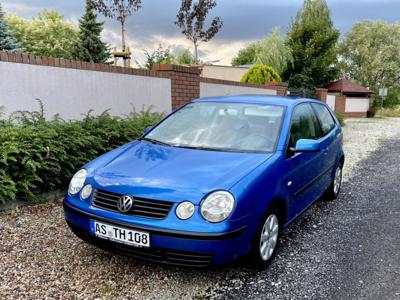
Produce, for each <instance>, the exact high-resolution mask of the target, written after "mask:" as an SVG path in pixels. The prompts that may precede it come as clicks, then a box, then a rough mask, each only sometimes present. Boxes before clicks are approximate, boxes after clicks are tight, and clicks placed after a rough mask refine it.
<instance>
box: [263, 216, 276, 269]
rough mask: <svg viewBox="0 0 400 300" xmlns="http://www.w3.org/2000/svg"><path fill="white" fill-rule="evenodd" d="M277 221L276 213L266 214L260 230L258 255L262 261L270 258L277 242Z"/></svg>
mask: <svg viewBox="0 0 400 300" xmlns="http://www.w3.org/2000/svg"><path fill="white" fill-rule="evenodd" d="M278 234H279V222H278V218H277V216H276V215H274V214H271V215H269V216H268V218H267V220H266V221H265V223H264V226H263V229H262V231H261V238H260V255H261V258H262V259H263V260H264V261H267V260H268V259H270V258H271V256H272V254H273V253H274V251H275V247H276V244H277V242H278Z"/></svg>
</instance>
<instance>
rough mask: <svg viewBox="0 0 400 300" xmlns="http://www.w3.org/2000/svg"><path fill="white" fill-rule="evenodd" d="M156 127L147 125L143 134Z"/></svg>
mask: <svg viewBox="0 0 400 300" xmlns="http://www.w3.org/2000/svg"><path fill="white" fill-rule="evenodd" d="M153 128H154V126H149V127H147V128H146V129H145V130H144V132H143V135H145V134H146V133H148V132H149V131H150V130H152V129H153Z"/></svg>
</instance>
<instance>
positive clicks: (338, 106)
mask: <svg viewBox="0 0 400 300" xmlns="http://www.w3.org/2000/svg"><path fill="white" fill-rule="evenodd" d="M335 111H336V112H339V113H341V114H345V112H346V96H343V95H340V96H336V101H335Z"/></svg>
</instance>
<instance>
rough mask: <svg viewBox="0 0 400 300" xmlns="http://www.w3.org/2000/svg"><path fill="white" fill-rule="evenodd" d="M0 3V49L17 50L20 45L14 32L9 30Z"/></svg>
mask: <svg viewBox="0 0 400 300" xmlns="http://www.w3.org/2000/svg"><path fill="white" fill-rule="evenodd" d="M4 16H5V14H4V12H3V9H2V7H1V3H0V51H9V52H18V51H20V45H19V44H18V42H17V40H16V38H15V36H14V33H13V32H12V31H10V30H9V26H8V22H7V20H6V19H5V17H4Z"/></svg>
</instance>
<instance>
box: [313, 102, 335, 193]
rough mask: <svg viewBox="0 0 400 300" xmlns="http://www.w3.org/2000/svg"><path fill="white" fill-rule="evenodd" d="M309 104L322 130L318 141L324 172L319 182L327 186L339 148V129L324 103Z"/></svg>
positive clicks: (330, 179) (329, 182)
mask: <svg viewBox="0 0 400 300" xmlns="http://www.w3.org/2000/svg"><path fill="white" fill-rule="evenodd" d="M311 106H312V108H313V109H314V111H315V114H316V116H317V119H318V121H319V123H320V126H321V131H322V138H321V139H320V141H321V148H322V151H323V154H324V159H323V161H322V163H323V167H322V168H323V170H324V174H323V177H322V178H321V184H323V185H324V186H325V188H327V187H328V186H329V185H330V184H331V181H332V172H333V167H334V166H335V162H336V159H337V154H338V151H339V148H340V139H339V137H340V129H339V127H338V126H336V123H335V120H334V119H333V117H332V115H331V113H330V112H329V110H328V108H327V107H326V106H325V105H324V104H319V103H311Z"/></svg>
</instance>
